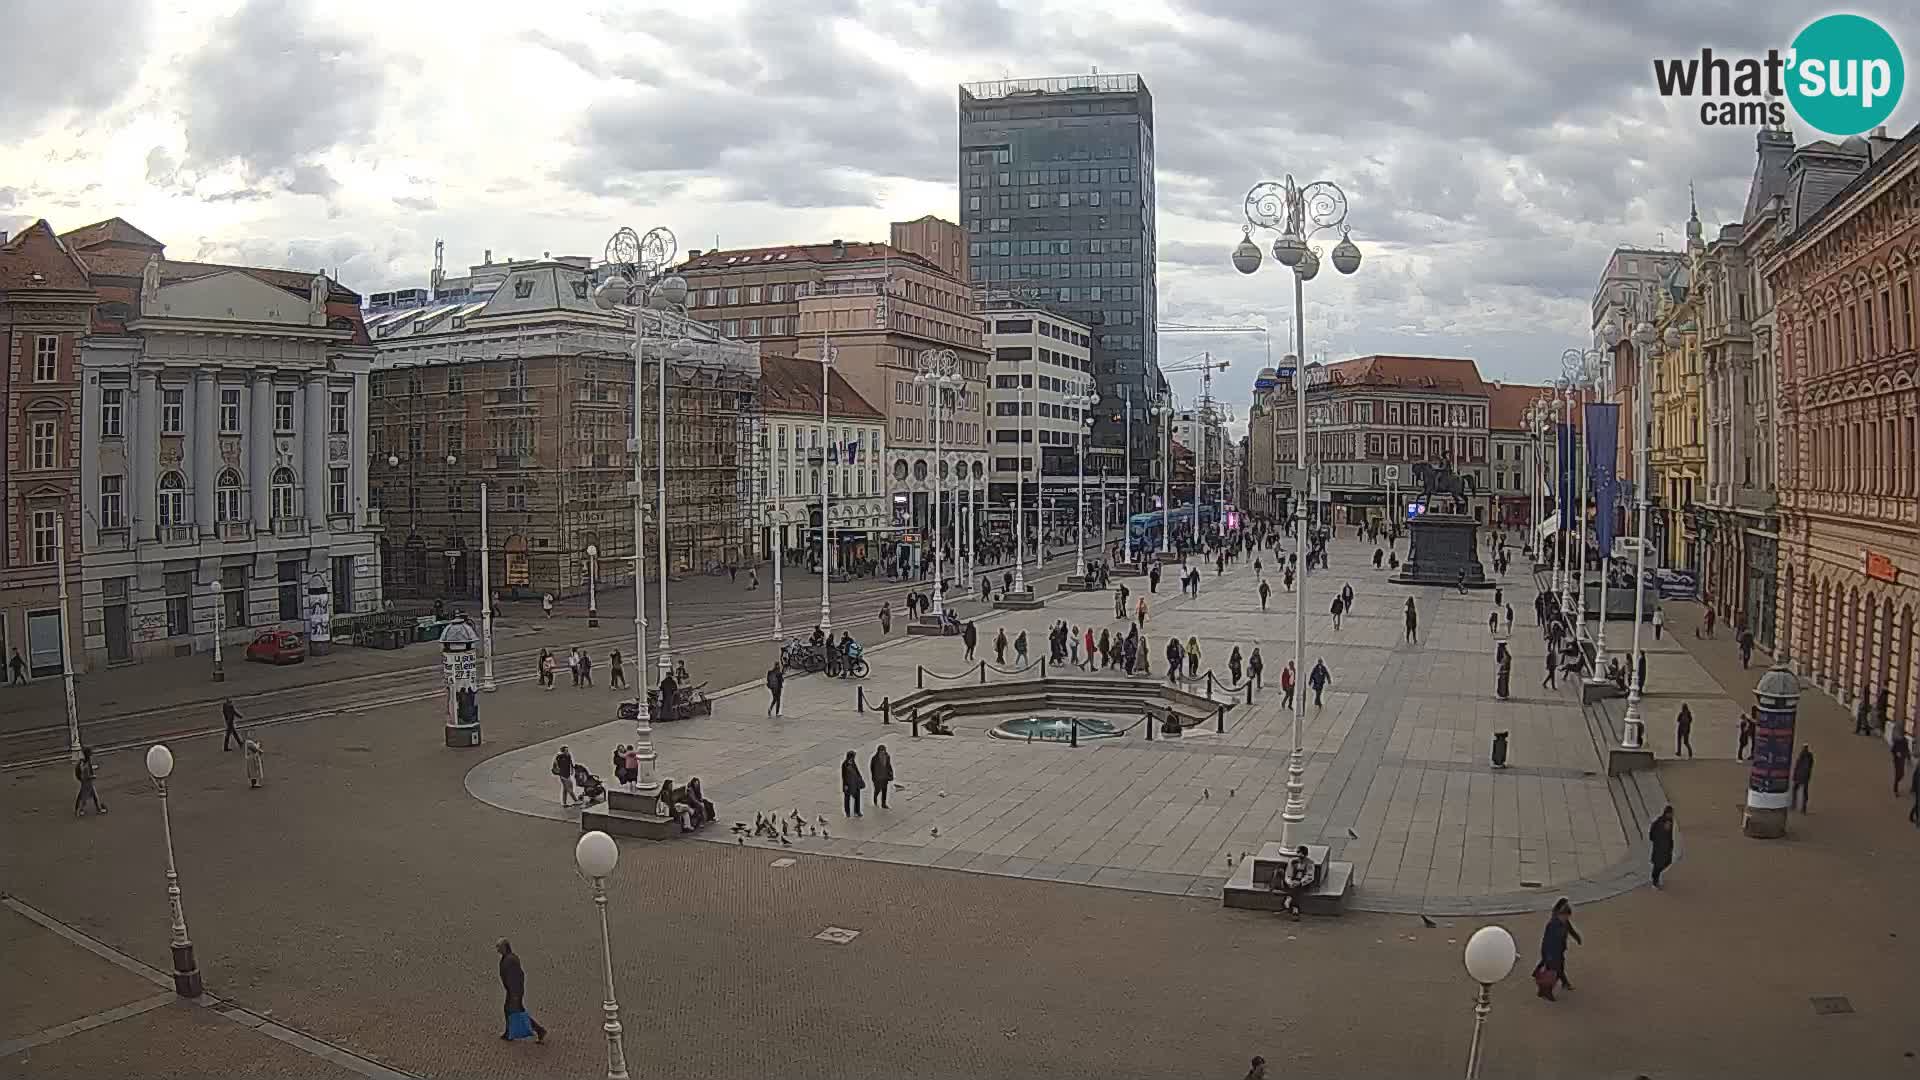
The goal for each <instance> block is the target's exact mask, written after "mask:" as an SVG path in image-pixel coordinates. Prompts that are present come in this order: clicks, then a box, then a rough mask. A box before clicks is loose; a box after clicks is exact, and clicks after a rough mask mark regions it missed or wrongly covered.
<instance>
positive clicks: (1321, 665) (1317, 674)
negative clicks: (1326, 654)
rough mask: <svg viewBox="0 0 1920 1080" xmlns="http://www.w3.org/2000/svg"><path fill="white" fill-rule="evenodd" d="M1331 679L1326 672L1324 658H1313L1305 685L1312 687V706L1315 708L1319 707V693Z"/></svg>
mask: <svg viewBox="0 0 1920 1080" xmlns="http://www.w3.org/2000/svg"><path fill="white" fill-rule="evenodd" d="M1332 681H1333V676H1332V675H1330V674H1328V673H1327V662H1326V661H1325V660H1315V661H1314V662H1313V670H1312V671H1309V672H1307V685H1308V686H1311V687H1312V688H1313V707H1314V708H1316V709H1317V708H1319V707H1320V694H1321V692H1322V691H1324V690H1325V689H1326V688H1327V684H1328V683H1330V682H1332Z"/></svg>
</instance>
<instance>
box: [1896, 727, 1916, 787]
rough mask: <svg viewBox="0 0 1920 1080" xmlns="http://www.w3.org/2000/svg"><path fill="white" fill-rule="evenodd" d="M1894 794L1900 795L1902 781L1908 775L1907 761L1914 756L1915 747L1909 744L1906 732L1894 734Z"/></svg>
mask: <svg viewBox="0 0 1920 1080" xmlns="http://www.w3.org/2000/svg"><path fill="white" fill-rule="evenodd" d="M1892 753H1893V794H1894V796H1895V797H1896V798H1897V797H1899V795H1900V781H1901V780H1902V779H1903V778H1904V777H1905V776H1906V775H1907V762H1908V761H1909V760H1910V759H1911V758H1912V757H1913V747H1911V746H1910V745H1908V744H1907V736H1906V733H1905V732H1898V731H1897V732H1895V733H1894V735H1893V747H1892Z"/></svg>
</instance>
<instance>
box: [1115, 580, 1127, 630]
mask: <svg viewBox="0 0 1920 1080" xmlns="http://www.w3.org/2000/svg"><path fill="white" fill-rule="evenodd" d="M1126 617H1127V587H1126V586H1125V585H1122V586H1120V587H1119V588H1117V589H1115V590H1113V619H1114V621H1115V622H1119V621H1120V620H1121V619H1124V618H1126Z"/></svg>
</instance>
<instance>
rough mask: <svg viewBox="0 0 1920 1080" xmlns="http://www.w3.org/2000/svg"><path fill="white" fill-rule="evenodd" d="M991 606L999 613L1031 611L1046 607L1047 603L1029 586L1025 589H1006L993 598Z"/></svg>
mask: <svg viewBox="0 0 1920 1080" xmlns="http://www.w3.org/2000/svg"><path fill="white" fill-rule="evenodd" d="M993 606H994V607H995V608H996V609H998V610H1000V611H1032V610H1034V609H1035V608H1043V607H1046V606H1047V601H1046V599H1045V598H1044V597H1042V596H1041V595H1040V594H1039V593H1037V592H1034V591H1033V588H1032V587H1031V586H1029V587H1028V588H1025V589H1008V590H1006V591H1005V592H1002V593H1000V594H999V595H998V596H996V597H994V598H993Z"/></svg>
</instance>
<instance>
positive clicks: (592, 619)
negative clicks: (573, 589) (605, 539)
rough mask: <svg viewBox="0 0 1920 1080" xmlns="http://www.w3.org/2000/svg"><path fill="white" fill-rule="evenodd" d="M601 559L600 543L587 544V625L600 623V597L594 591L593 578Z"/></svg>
mask: <svg viewBox="0 0 1920 1080" xmlns="http://www.w3.org/2000/svg"><path fill="white" fill-rule="evenodd" d="M599 559H600V545H598V544H588V545H587V625H588V626H590V627H592V626H599V625H600V601H599V597H598V596H597V595H596V594H595V592H594V585H593V579H594V578H595V577H596V576H597V575H596V574H595V573H594V570H595V564H596V563H597V562H598V561H599Z"/></svg>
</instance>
